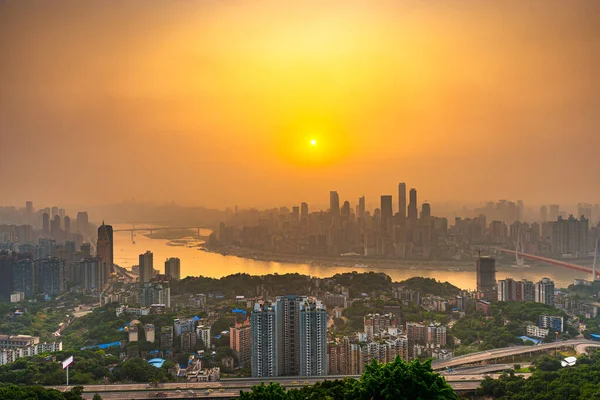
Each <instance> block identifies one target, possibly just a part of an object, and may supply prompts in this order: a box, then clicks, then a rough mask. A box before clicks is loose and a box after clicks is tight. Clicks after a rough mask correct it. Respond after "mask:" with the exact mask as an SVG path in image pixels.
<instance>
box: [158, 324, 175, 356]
mask: <svg viewBox="0 0 600 400" xmlns="http://www.w3.org/2000/svg"><path fill="white" fill-rule="evenodd" d="M160 347H161V348H162V349H163V350H168V349H172V348H173V327H172V326H163V327H161V328H160Z"/></svg>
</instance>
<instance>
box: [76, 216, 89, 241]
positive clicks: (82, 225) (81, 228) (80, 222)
mask: <svg viewBox="0 0 600 400" xmlns="http://www.w3.org/2000/svg"><path fill="white" fill-rule="evenodd" d="M88 229H89V219H88V213H87V212H85V211H82V212H78V213H77V233H79V234H81V235H87V232H88Z"/></svg>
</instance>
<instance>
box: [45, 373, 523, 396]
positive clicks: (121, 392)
mask: <svg viewBox="0 0 600 400" xmlns="http://www.w3.org/2000/svg"><path fill="white" fill-rule="evenodd" d="M520 375H523V376H525V377H528V376H529V375H530V374H520ZM486 376H491V377H494V378H495V377H497V376H498V374H495V375H490V374H484V373H477V374H474V373H468V374H452V375H448V376H445V377H444V378H445V379H446V381H448V383H449V384H450V386H452V388H454V389H455V390H457V391H464V390H474V389H476V388H477V387H479V384H480V382H481V381H482V380H483V379H485V377H486ZM341 378H342V376H335V377H331V376H329V377H327V378H325V379H323V378H320V377H313V378H304V379H303V378H296V379H298V380H294V378H273V379H272V381H273V382H277V383H279V384H281V385H282V386H284V387H286V388H288V389H290V388H300V387H302V386H305V385H313V384H315V383H316V382H319V381H323V380H335V379H341ZM269 381H270V380H269ZM269 381H265V383H268V382H269ZM260 383H261V380H260V379H236V380H225V381H219V382H194V383H188V384H187V385H186V384H185V383H184V384H182V383H166V384H164V385H163V386H162V387H160V388H148V385H147V384H122V385H84V387H83V388H84V398H86V399H91V398H92V397H93V396H94V394H96V393H99V394H100V395H101V396H102V398H104V399H146V398H152V397H154V398H157V396H156V393H165V394H166V397H165V396H164V397H162V398H173V399H176V398H184V397H187V398H233V397H238V395H239V393H240V391H241V390H243V391H248V390H250V389H251V388H252V387H253V386H256V385H260ZM53 388H54V389H58V390H60V391H64V390H65V389H66V387H64V386H55V387H53ZM220 388H223V392H221V391H220ZM208 389H212V392H211V393H207V391H208ZM190 390H191V391H192V392H193V395H191V396H190V394H189V391H190ZM158 398H161V397H158Z"/></svg>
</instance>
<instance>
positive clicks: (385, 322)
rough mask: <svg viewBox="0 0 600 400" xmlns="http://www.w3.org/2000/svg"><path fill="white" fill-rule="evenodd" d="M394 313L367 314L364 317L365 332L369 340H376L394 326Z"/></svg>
mask: <svg viewBox="0 0 600 400" xmlns="http://www.w3.org/2000/svg"><path fill="white" fill-rule="evenodd" d="M393 318H394V317H393V315H392V314H367V315H365V316H364V317H363V326H364V332H365V334H366V335H367V339H368V340H374V339H375V338H377V337H379V336H380V335H381V334H382V333H384V332H386V331H387V330H388V328H389V327H390V326H392V320H393Z"/></svg>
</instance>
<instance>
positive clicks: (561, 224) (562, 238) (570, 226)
mask: <svg viewBox="0 0 600 400" xmlns="http://www.w3.org/2000/svg"><path fill="white" fill-rule="evenodd" d="M588 230H589V220H588V219H586V218H585V217H583V216H582V217H581V219H576V218H574V217H573V216H572V215H570V216H569V218H568V219H564V218H562V217H558V219H557V220H556V221H555V222H554V223H553V224H552V248H553V251H554V253H556V254H560V255H562V254H578V253H587V251H588Z"/></svg>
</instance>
